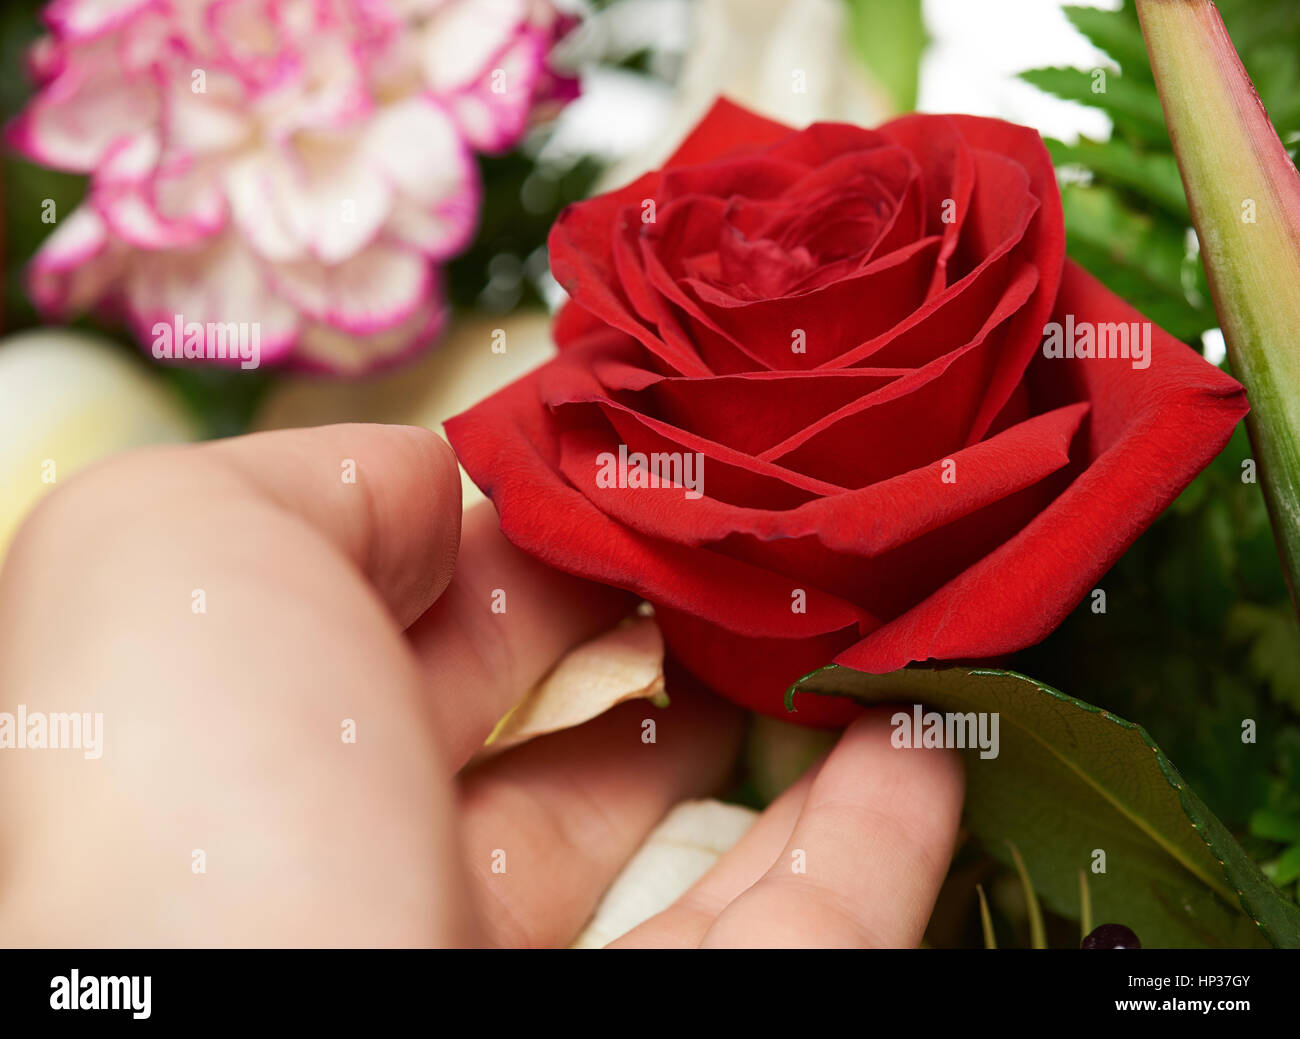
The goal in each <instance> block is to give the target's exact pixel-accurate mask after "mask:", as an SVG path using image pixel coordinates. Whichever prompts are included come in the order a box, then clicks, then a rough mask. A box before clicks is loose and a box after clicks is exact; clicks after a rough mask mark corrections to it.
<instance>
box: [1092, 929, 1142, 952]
mask: <svg viewBox="0 0 1300 1039" xmlns="http://www.w3.org/2000/svg"><path fill="white" fill-rule="evenodd" d="M1079 948H1080V949H1140V948H1142V943H1141V942H1140V941H1138V936H1137V935H1136V934H1134V933H1133V932H1132V931H1130V930H1129V929H1128V928H1127V927H1125V926H1124V925H1123V924H1102V925H1101V926H1100V927H1098V928H1096V929H1095V930H1094V931H1093V932H1092V933H1091V934H1090V935H1088V937H1087V938H1085V939H1084V940H1083V941H1082V942H1080V943H1079Z"/></svg>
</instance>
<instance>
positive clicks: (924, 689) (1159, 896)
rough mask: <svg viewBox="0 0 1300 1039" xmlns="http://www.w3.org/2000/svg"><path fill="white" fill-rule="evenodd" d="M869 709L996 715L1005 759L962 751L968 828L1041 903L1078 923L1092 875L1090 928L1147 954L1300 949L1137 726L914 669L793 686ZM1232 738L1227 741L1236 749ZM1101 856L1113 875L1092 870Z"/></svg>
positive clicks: (1017, 687)
mask: <svg viewBox="0 0 1300 1039" xmlns="http://www.w3.org/2000/svg"><path fill="white" fill-rule="evenodd" d="M816 694H820V695H831V696H847V697H851V698H853V699H855V700H858V701H860V702H862V703H868V704H871V703H900V704H903V705H907V706H908V707H909V708H910V706H911V705H913V704H917V703H924V704H926V705H928V706H929V707H931V708H933V709H937V710H940V711H956V712H962V713H966V712H971V711H976V712H990V713H993V712H996V713H997V714H998V716H999V753H998V755H997V756H996V757H993V758H988V759H985V758H982V757H981V756H980V752H979V751H978V749H974V750H967V751H966V752H965V756H966V762H967V768H966V776H967V780H966V782H967V799H966V825H967V826H968V827H969V828H970V830H971V831H972V832H973V833H974V834H975V835H976V836H977V837H978V838H979V839H980V840H981V842H982V844H983V845H984V847H985V848H986V850H987V851H988V852H989V853H990V854H992V855H994V856H995V857H998V858H999V859H1001V860H1002V861H1004V862H1007V863H1008V864H1011V862H1012V858H1011V855H1010V853H1009V849H1008V846H1007V843H1006V842H1007V841H1013V842H1014V843H1015V845H1016V847H1017V848H1018V849H1019V851H1020V854H1021V855H1022V856H1023V857H1024V862H1025V867H1026V871H1027V873H1028V875H1029V877H1030V879H1031V881H1032V883H1033V885H1034V888H1035V890H1036V891H1037V892H1038V894H1039V896H1040V897H1041V898H1042V900H1043V901H1044V903H1045V904H1047V905H1049V906H1051V907H1052V908H1053V909H1054V910H1056V911H1057V912H1059V913H1062V914H1064V915H1067V916H1070V917H1073V918H1078V916H1079V913H1080V905H1079V884H1078V871H1079V869H1080V868H1084V869H1088V870H1089V871H1090V872H1089V889H1090V894H1091V900H1092V912H1093V918H1094V919H1098V920H1109V921H1113V922H1118V923H1123V924H1125V925H1126V926H1128V927H1130V928H1132V929H1133V930H1134V931H1136V932H1137V933H1138V935H1139V936H1140V937H1141V939H1142V942H1143V944H1144V945H1145V946H1147V947H1152V946H1168V947H1228V948H1237V947H1246V946H1257V945H1261V944H1265V939H1267V940H1268V941H1272V942H1273V943H1274V944H1276V945H1281V946H1287V947H1300V909H1298V908H1297V907H1296V906H1295V905H1294V904H1293V903H1291V902H1289V901H1288V900H1287V899H1285V898H1284V897H1283V896H1282V895H1281V894H1280V893H1279V892H1278V890H1277V889H1276V888H1275V887H1274V886H1273V884H1272V883H1271V882H1270V881H1269V880H1268V879H1267V878H1266V877H1265V876H1264V875H1263V874H1262V873H1261V872H1260V871H1259V868H1258V867H1257V866H1256V865H1255V864H1254V863H1253V862H1252V861H1251V859H1250V858H1249V857H1248V856H1247V855H1246V853H1245V852H1244V851H1243V850H1242V849H1241V847H1240V845H1238V844H1237V842H1236V841H1235V840H1234V838H1233V837H1232V835H1231V834H1230V833H1229V832H1228V830H1227V828H1226V827H1224V826H1223V824H1222V823H1221V822H1219V820H1218V819H1217V818H1216V817H1215V816H1214V815H1213V813H1211V812H1210V811H1209V809H1208V808H1206V806H1205V804H1204V803H1203V802H1202V801H1201V799H1200V798H1199V797H1197V796H1196V794H1195V793H1194V792H1193V791H1192V790H1191V788H1190V787H1188V785H1187V784H1186V782H1185V781H1184V780H1183V778H1182V776H1181V775H1179V773H1178V771H1177V769H1175V768H1174V766H1173V765H1172V763H1170V762H1169V760H1168V759H1167V758H1166V757H1165V756H1164V754H1163V753H1162V752H1161V751H1160V748H1159V747H1157V746H1156V745H1155V743H1154V742H1153V741H1152V740H1151V738H1150V736H1148V735H1147V733H1146V731H1145V730H1144V729H1142V728H1141V727H1139V726H1137V725H1134V724H1133V723H1132V722H1127V721H1124V720H1123V719H1121V718H1118V717H1116V716H1115V715H1113V714H1111V713H1109V712H1107V711H1103V710H1101V709H1099V708H1097V707H1094V706H1092V705H1090V704H1087V703H1084V702H1083V701H1081V700H1077V699H1075V698H1073V697H1070V696H1066V695H1065V694H1063V693H1060V692H1058V691H1056V690H1055V689H1052V688H1051V687H1049V686H1045V685H1042V684H1041V683H1038V682H1035V681H1033V680H1032V679H1029V678H1026V677H1024V676H1023V675H1019V674H1016V673H1014V672H1010V671H993V670H984V669H967V668H943V669H926V668H915V669H911V668H909V669H905V670H902V671H896V672H894V673H892V674H888V675H870V674H865V673H862V672H858V671H851V670H849V669H847V668H842V667H838V666H836V665H830V666H828V667H825V668H822V669H821V670H819V671H814V672H813V673H812V674H810V675H807V676H805V677H804V678H803V679H801V680H800V681H799V682H797V683H795V685H794V686H793V687H791V690H790V693H789V694H788V702H789V703H790V704H792V705H793V706H794V708H795V709H796V710H797V709H798V706H799V701H800V700H801V699H802V698H803V697H805V696H810V695H816ZM1234 735H1235V734H1233V733H1231V732H1229V733H1226V734H1225V738H1229V739H1231V738H1234ZM1098 851H1101V852H1104V853H1105V872H1104V873H1094V872H1091V870H1092V868H1093V863H1094V862H1096V861H1098V859H1097V854H1096V853H1097V852H1098Z"/></svg>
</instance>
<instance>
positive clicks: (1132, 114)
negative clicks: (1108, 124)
mask: <svg viewBox="0 0 1300 1039" xmlns="http://www.w3.org/2000/svg"><path fill="white" fill-rule="evenodd" d="M1020 78H1021V79H1023V80H1025V82H1027V83H1032V84H1033V85H1034V86H1036V87H1038V89H1039V90H1045V91H1047V93H1049V94H1052V95H1053V96H1055V97H1059V98H1062V99H1063V100H1066V101H1078V102H1081V103H1083V104H1086V105H1091V106H1092V107H1093V108H1100V109H1101V110H1102V111H1103V112H1105V113H1106V114H1107V115H1109V116H1110V117H1111V118H1112V119H1113V120H1114V121H1115V125H1116V128H1117V129H1120V128H1124V129H1128V130H1130V131H1131V132H1132V133H1134V134H1135V135H1136V136H1138V137H1139V138H1140V139H1141V140H1144V141H1147V142H1149V143H1151V144H1154V145H1156V146H1160V145H1165V146H1167V144H1168V141H1169V134H1168V133H1167V132H1166V131H1165V121H1164V117H1163V116H1162V115H1161V113H1160V98H1159V97H1158V96H1157V94H1156V91H1155V88H1154V87H1153V86H1152V85H1151V84H1150V83H1145V82H1143V81H1141V80H1136V79H1128V78H1126V77H1124V76H1121V75H1119V74H1118V73H1115V72H1108V73H1107V74H1106V81H1105V90H1102V91H1100V92H1094V90H1093V84H1094V80H1093V74H1092V73H1091V72H1087V71H1084V70H1083V69H1071V68H1047V69H1029V70H1027V71H1025V72H1022V73H1020Z"/></svg>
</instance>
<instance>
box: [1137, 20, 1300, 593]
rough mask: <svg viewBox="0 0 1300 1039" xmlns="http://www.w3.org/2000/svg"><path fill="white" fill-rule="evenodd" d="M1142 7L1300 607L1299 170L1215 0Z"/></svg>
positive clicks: (1171, 129)
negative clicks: (1276, 128) (1275, 128)
mask: <svg viewBox="0 0 1300 1039" xmlns="http://www.w3.org/2000/svg"><path fill="white" fill-rule="evenodd" d="M1137 12H1138V17H1139V19H1140V20H1141V23H1142V33H1143V35H1144V36H1145V37H1146V46H1147V52H1148V54H1149V55H1150V57H1151V68H1152V71H1153V72H1154V73H1155V79H1156V86H1157V88H1158V89H1159V91H1160V102H1161V105H1162V106H1163V107H1164V113H1165V122H1166V123H1167V124H1168V126H1169V135H1170V137H1171V139H1172V141H1173V145H1174V153H1175V155H1176V156H1177V158H1178V169H1179V171H1180V172H1181V174H1182V178H1183V185H1184V187H1185V188H1186V190H1187V200H1188V202H1189V203H1190V205H1191V211H1192V221H1193V223H1194V224H1195V225H1196V232H1197V235H1198V236H1199V237H1200V242H1201V255H1202V256H1203V257H1204V260H1205V267H1206V272H1207V274H1208V275H1209V281H1210V291H1211V293H1212V295H1213V297H1214V306H1215V309H1216V310H1217V311H1218V315H1219V321H1220V323H1221V325H1222V327H1223V334H1224V339H1225V340H1226V341H1227V345H1228V359H1229V361H1230V363H1231V365H1232V370H1233V374H1234V375H1236V376H1237V378H1238V379H1240V380H1241V382H1242V383H1243V384H1244V385H1245V387H1246V394H1247V397H1248V398H1249V400H1250V405H1251V410H1250V414H1249V415H1248V416H1247V419H1246V424H1247V429H1248V430H1249V433H1250V441H1251V445H1252V449H1253V451H1254V454H1255V459H1256V461H1257V462H1258V465H1259V478H1260V481H1261V483H1262V486H1263V489H1264V497H1265V500H1266V501H1267V503H1268V509H1269V515H1270V518H1271V519H1272V521H1273V534H1274V537H1275V538H1276V539H1277V544H1278V551H1279V553H1280V554H1281V556H1282V562H1283V566H1284V568H1285V571H1286V576H1287V583H1288V584H1289V586H1290V588H1291V601H1292V604H1293V605H1295V606H1296V607H1297V610H1298V611H1300V597H1298V596H1300V338H1298V337H1300V175H1298V174H1297V172H1296V168H1295V165H1294V164H1293V163H1292V161H1291V158H1290V156H1288V155H1287V152H1286V149H1285V148H1284V147H1283V146H1282V142H1281V141H1280V140H1278V136H1277V132H1276V131H1275V130H1274V129H1273V126H1272V124H1271V123H1270V122H1269V118H1268V113H1267V112H1266V111H1265V110H1264V106H1263V104H1261V103H1260V100H1259V95H1258V94H1257V93H1256V92H1255V88H1254V85H1253V84H1252V83H1251V82H1250V77H1249V76H1247V74H1246V70H1245V69H1244V68H1243V67H1242V64H1241V59H1240V58H1238V57H1237V52H1236V50H1235V48H1234V47H1233V45H1232V40H1231V39H1230V38H1229V36H1228V32H1227V30H1226V29H1225V28H1224V26H1223V20H1222V19H1221V18H1220V17H1219V12H1218V10H1217V9H1216V8H1215V6H1214V4H1213V3H1211V2H1210V0H1137Z"/></svg>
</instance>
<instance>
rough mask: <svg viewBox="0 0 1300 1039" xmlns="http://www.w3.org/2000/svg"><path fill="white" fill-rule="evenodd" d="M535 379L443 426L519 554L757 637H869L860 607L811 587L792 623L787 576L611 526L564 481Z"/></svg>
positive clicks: (555, 436) (555, 437) (553, 429)
mask: <svg viewBox="0 0 1300 1039" xmlns="http://www.w3.org/2000/svg"><path fill="white" fill-rule="evenodd" d="M563 358H564V355H561V356H560V357H559V358H556V360H554V361H551V362H549V363H548V365H544V366H543V367H542V369H539V372H541V371H545V370H546V368H547V367H550V365H554V364H558V363H560V362H561V361H562V360H563ZM537 374H538V373H534V374H533V375H529V376H525V377H524V378H522V379H519V380H517V381H515V382H513V383H511V384H510V385H509V386H507V387H506V388H505V389H503V390H500V391H499V392H497V393H495V394H493V395H492V396H491V397H488V398H487V399H486V400H484V401H482V402H480V403H479V404H477V405H475V406H474V407H473V408H471V409H470V410H469V411H466V412H463V413H461V414H460V415H457V416H455V417H454V418H452V419H449V420H448V421H447V423H446V430H447V438H448V440H449V441H450V442H451V445H452V447H453V448H454V449H455V451H456V454H457V457H459V459H460V461H461V464H462V465H463V466H464V467H465V471H466V472H468V473H469V475H470V478H471V479H473V480H474V482H475V483H476V484H478V486H479V487H480V488H482V489H483V492H484V493H485V494H487V495H488V497H490V498H491V499H492V501H493V503H494V504H495V505H496V508H497V512H498V513H499V514H500V517H501V529H502V531H503V532H504V533H505V535H506V537H507V538H509V539H510V541H511V542H513V543H514V544H515V545H517V546H518V547H519V548H521V549H523V550H524V551H525V552H528V553H530V554H531V555H533V556H536V557H537V558H538V559H540V560H541V561H542V562H544V563H546V564H547V565H549V566H553V567H555V568H556V569H557V570H563V571H565V572H566V573H571V574H576V575H578V576H580V577H586V578H589V579H591V580H594V581H600V582H602V583H604V584H610V585H614V586H616V587H618V588H623V589H625V590H627V591H630V592H633V593H635V594H637V595H640V596H642V597H643V598H646V599H649V600H650V601H652V602H655V603H661V604H663V605H664V606H666V607H669V608H673V609H679V610H681V611H683V612H684V613H688V614H692V615H695V616H699V617H702V618H705V619H708V620H712V621H714V622H716V623H717V624H719V625H721V626H723V627H726V628H728V629H729V630H733V631H736V632H739V633H742V634H745V635H749V636H752V637H773V636H776V637H780V638H792V637H795V638H798V637H808V636H812V635H818V634H822V633H824V632H826V631H839V630H842V629H844V628H847V627H850V626H853V625H858V626H859V627H860V629H861V630H868V629H869V627H870V625H871V624H873V623H874V621H873V620H872V619H871V618H870V617H868V616H867V615H866V614H865V613H864V612H863V611H862V610H860V609H859V608H857V607H855V606H853V605H852V604H850V603H846V602H844V601H842V600H840V599H837V598H835V597H833V596H829V595H826V594H825V593H822V592H819V591H817V590H815V589H810V590H809V595H808V600H809V604H810V605H809V612H808V613H807V614H798V615H793V616H792V615H791V612H790V605H789V604H790V592H789V580H788V579H786V578H784V577H780V576H778V575H775V574H771V573H768V572H766V571H764V570H762V569H761V568H759V567H755V566H751V565H749V564H746V563H743V562H740V561H738V560H734V559H730V558H728V557H726V556H722V555H719V554H717V553H715V552H710V551H708V550H707V549H690V548H684V547H682V546H680V545H672V544H669V543H667V542H662V541H657V540H655V539H653V538H647V537H645V536H643V535H640V534H637V533H635V532H633V531H631V530H629V529H628V528H626V527H624V526H622V525H621V524H619V523H616V522H615V521H613V520H611V519H610V518H609V517H607V516H606V515H605V514H604V513H602V512H601V511H600V510H599V509H597V508H596V507H595V506H594V505H592V504H591V502H590V501H588V500H587V498H585V497H584V496H583V495H582V494H581V493H579V492H578V491H576V490H575V489H574V488H573V487H571V486H569V484H567V483H566V482H565V481H564V480H563V478H562V477H561V476H560V475H559V472H558V468H559V461H560V458H559V456H560V443H559V436H560V429H559V427H558V425H557V423H556V422H555V417H554V416H553V415H551V413H550V412H549V411H548V410H547V409H546V408H545V407H544V406H543V405H542V403H541V401H540V399H539V398H538V395H537V386H536V382H535V378H536V375H537ZM738 602H742V603H744V604H745V608H744V609H743V610H738V609H737V608H736V604H737V603H738Z"/></svg>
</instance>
